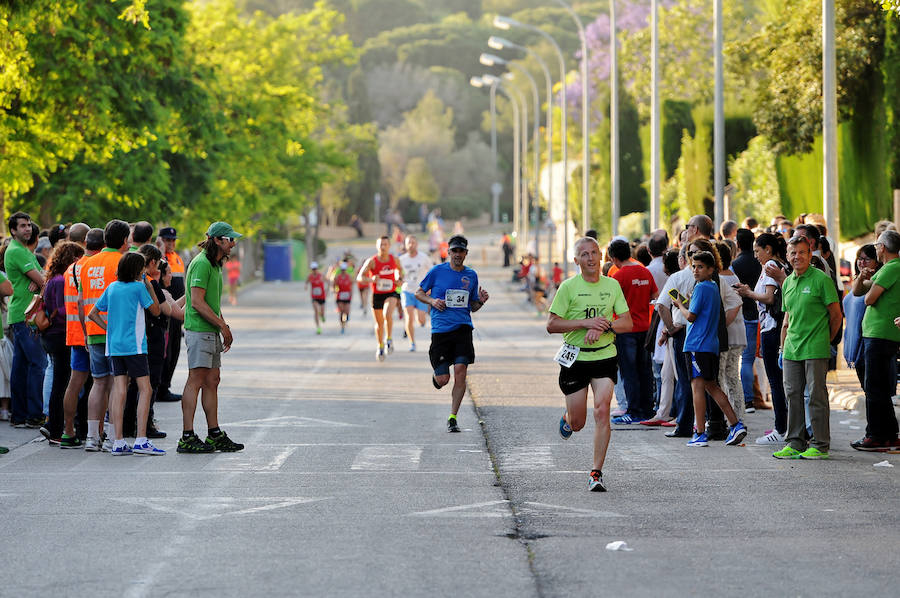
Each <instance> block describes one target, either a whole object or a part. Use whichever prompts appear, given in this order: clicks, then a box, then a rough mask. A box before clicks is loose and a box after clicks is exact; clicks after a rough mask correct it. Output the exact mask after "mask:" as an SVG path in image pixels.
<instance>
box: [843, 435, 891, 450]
mask: <svg viewBox="0 0 900 598" xmlns="http://www.w3.org/2000/svg"><path fill="white" fill-rule="evenodd" d="M850 446H851V447H853V448H855V449H856V450H858V451H869V452H873V453H883V452H885V451H889V450H891V449H892V448H893V446H894V443H893V442H881V441H880V440H875V439H874V438H872V437H871V436H865V437H863V438H860V439H859V440H857V441H856V442H851V443H850Z"/></svg>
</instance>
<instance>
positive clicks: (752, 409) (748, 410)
mask: <svg viewBox="0 0 900 598" xmlns="http://www.w3.org/2000/svg"><path fill="white" fill-rule="evenodd" d="M744 413H756V407H754V406H753V403H748V404H746V405H744Z"/></svg>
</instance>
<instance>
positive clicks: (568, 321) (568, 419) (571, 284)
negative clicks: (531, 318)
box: [547, 237, 632, 492]
mask: <svg viewBox="0 0 900 598" xmlns="http://www.w3.org/2000/svg"><path fill="white" fill-rule="evenodd" d="M575 264H576V265H577V266H578V267H579V268H580V270H581V273H580V274H577V275H575V276H573V277H572V278H568V279H566V280H564V281H563V282H562V284H560V285H559V290H558V291H557V293H556V296H554V297H553V303H552V304H551V305H550V316H549V319H548V320H547V332H549V333H551V334H553V333H562V335H563V346H562V348H560V350H559V352H558V353H557V354H556V362H557V363H559V365H560V369H559V388H560V390H562V392H563V394H564V395H566V411H565V413H563V416H562V417H561V418H560V420H559V434H560V436H562V437H563V439H568V438H569V437H570V436H572V432H577V431H578V430H581V429H582V428H583V427H584V424H585V420H586V419H587V398H588V388H590V389H591V390H593V393H594V464H593V469H591V477H590V480H589V481H588V489H589V490H590V491H591V492H606V486H604V485H603V462H604V461H605V460H606V450H607V448H608V447H609V437H610V434H611V430H610V422H609V403H610V401H611V400H612V396H613V388H614V386H615V384H616V380H617V378H618V371H617V370H618V364H617V358H616V345H615V333H624V332H631V328H632V323H631V314H630V313H629V311H628V303H627V302H626V301H625V295H624V294H623V293H622V287H620V286H619V283H618V282H616V281H615V280H614V279H612V278H609V277H607V276H602V275H601V274H600V266H601V259H600V245H598V244H597V240H596V239H593V238H591V237H582V238H581V239H579V240H578V241H577V242H576V243H575Z"/></svg>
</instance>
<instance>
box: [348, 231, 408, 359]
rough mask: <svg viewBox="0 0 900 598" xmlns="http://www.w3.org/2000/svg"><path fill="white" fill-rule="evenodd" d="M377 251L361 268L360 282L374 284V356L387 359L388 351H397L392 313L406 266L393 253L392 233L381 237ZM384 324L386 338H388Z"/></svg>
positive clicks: (358, 279) (396, 302) (398, 300)
mask: <svg viewBox="0 0 900 598" xmlns="http://www.w3.org/2000/svg"><path fill="white" fill-rule="evenodd" d="M376 247H377V249H378V254H377V255H374V256H372V257H370V258H369V259H367V260H366V263H365V264H363V267H362V268H360V269H359V274H357V276H356V280H357V281H358V282H366V283H369V284H371V285H372V314H373V315H374V316H375V338H376V340H377V341H378V349H377V350H376V351H375V359H377V360H378V361H384V358H385V355H387V354H388V353H393V352H394V341H393V340H392V339H391V334H392V332H393V329H394V320H393V313H394V310H395V309H397V305H398V304H399V302H400V293H398V292H397V281H400V280H403V268H402V267H401V266H400V262H399V260H397V258H395V257H394V256H393V255H391V253H390V251H391V239H390V237H386V236H385V237H381V238H380V239H378V243H377V245H376ZM385 327H386V328H387V339H385V336H384V333H385Z"/></svg>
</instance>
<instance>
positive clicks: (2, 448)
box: [0, 446, 9, 455]
mask: <svg viewBox="0 0 900 598" xmlns="http://www.w3.org/2000/svg"><path fill="white" fill-rule="evenodd" d="M8 452H9V449H8V448H6V447H5V446H0V455H5V454H6V453H8Z"/></svg>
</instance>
